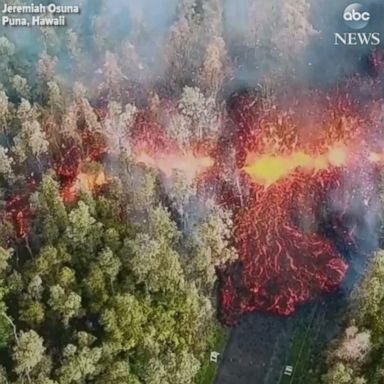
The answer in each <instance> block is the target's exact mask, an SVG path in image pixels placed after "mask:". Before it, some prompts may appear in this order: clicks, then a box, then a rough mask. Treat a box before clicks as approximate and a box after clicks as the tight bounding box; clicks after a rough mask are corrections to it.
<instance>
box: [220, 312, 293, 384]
mask: <svg viewBox="0 0 384 384" xmlns="http://www.w3.org/2000/svg"><path fill="white" fill-rule="evenodd" d="M295 322H296V316H292V317H289V318H285V317H279V316H273V315H268V314H262V313H253V314H249V315H246V316H244V318H243V319H242V320H241V321H240V322H239V324H238V325H237V326H236V327H235V328H234V329H233V330H232V332H231V337H230V340H229V342H228V345H227V349H226V352H225V354H224V357H223V360H222V362H221V365H220V369H219V373H218V376H217V378H216V381H215V384H253V383H254V384H272V383H277V382H278V379H279V376H280V372H281V367H282V365H283V364H284V363H283V362H284V361H285V358H286V352H287V351H288V348H289V345H290V339H291V337H292V335H293V332H294V325H295Z"/></svg>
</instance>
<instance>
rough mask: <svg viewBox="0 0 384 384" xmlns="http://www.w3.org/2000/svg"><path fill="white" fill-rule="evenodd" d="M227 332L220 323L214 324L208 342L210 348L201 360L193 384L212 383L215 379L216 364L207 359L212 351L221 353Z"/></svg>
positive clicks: (226, 339)
mask: <svg viewBox="0 0 384 384" xmlns="http://www.w3.org/2000/svg"><path fill="white" fill-rule="evenodd" d="M228 336H229V333H228V331H227V330H226V329H225V328H223V327H222V326H221V325H220V324H218V323H217V324H215V328H214V331H213V334H212V339H211V341H210V343H209V346H210V349H209V350H208V351H207V354H206V356H205V358H204V361H203V362H202V366H201V368H200V371H199V373H198V374H197V376H196V379H195V384H212V383H213V381H214V380H215V377H216V374H217V369H218V364H215V363H212V362H210V361H209V359H210V355H211V352H212V351H217V352H219V353H221V354H222V353H223V352H224V349H225V346H226V344H227V341H228Z"/></svg>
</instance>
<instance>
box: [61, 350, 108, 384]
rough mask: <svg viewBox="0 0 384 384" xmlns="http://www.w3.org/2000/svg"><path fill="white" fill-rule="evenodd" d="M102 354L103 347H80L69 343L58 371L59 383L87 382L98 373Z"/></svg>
mask: <svg viewBox="0 0 384 384" xmlns="http://www.w3.org/2000/svg"><path fill="white" fill-rule="evenodd" d="M101 356H102V350H101V348H97V347H94V348H90V347H88V346H85V347H81V348H79V347H77V346H75V345H73V344H68V345H67V346H66V347H65V348H64V351H63V363H62V365H61V367H60V368H59V369H58V371H57V375H58V381H59V384H72V383H83V382H86V380H87V379H89V378H90V377H92V376H93V375H94V374H96V372H97V370H98V363H99V361H100V359H101Z"/></svg>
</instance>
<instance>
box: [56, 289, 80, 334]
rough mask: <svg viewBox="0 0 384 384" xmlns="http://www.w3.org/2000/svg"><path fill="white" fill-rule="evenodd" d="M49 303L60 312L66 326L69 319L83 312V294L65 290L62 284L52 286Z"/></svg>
mask: <svg viewBox="0 0 384 384" xmlns="http://www.w3.org/2000/svg"><path fill="white" fill-rule="evenodd" d="M49 291H50V298H49V301H48V304H49V305H50V306H51V308H52V309H53V311H55V312H56V313H58V314H59V316H60V317H61V319H62V321H63V323H64V325H65V326H68V324H69V320H71V319H72V318H73V317H77V316H79V315H80V313H81V296H80V295H78V294H77V293H75V292H65V290H64V289H63V288H62V287H61V286H60V285H55V286H53V287H50V290H49Z"/></svg>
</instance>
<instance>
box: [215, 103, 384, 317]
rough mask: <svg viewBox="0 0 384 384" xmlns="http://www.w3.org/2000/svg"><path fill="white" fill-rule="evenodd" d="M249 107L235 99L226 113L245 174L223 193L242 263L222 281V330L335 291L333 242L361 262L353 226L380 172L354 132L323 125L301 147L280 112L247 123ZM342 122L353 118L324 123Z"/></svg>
mask: <svg viewBox="0 0 384 384" xmlns="http://www.w3.org/2000/svg"><path fill="white" fill-rule="evenodd" d="M251 102H252V100H247V99H246V98H245V99H241V97H240V103H239V104H237V105H235V107H234V109H233V111H232V118H233V120H235V121H236V122H237V124H238V126H239V127H240V128H239V132H238V133H237V135H238V136H241V138H242V139H241V141H238V144H237V163H238V166H239V167H240V168H241V170H242V172H241V173H240V177H239V180H238V181H237V183H232V184H231V183H222V186H221V196H222V199H221V201H222V203H223V204H225V205H226V206H228V208H230V209H232V210H233V212H234V215H235V226H234V236H233V238H234V244H235V246H236V248H237V249H238V251H239V260H238V261H237V262H235V263H233V264H230V265H227V266H226V267H225V268H224V269H222V270H221V271H220V278H221V292H220V298H221V300H220V303H221V306H220V312H221V318H222V320H223V321H224V322H225V323H227V324H233V323H235V322H236V321H237V319H238V317H239V316H240V315H241V314H242V313H244V312H250V311H255V310H262V311H269V312H274V313H278V314H281V315H289V314H291V313H292V312H294V311H295V309H296V307H297V305H299V304H301V303H305V302H307V301H308V300H310V299H313V298H315V297H317V296H319V295H320V294H321V293H324V292H331V291H333V290H335V289H336V288H337V287H338V286H339V285H340V283H341V282H342V281H343V279H344V276H345V274H346V272H347V269H348V263H347V260H346V259H345V258H344V255H342V254H341V253H340V250H339V248H337V246H336V241H335V240H337V241H339V242H341V243H342V244H343V247H345V248H346V249H349V250H354V251H356V252H360V253H362V250H361V249H359V244H358V239H357V236H358V234H359V230H360V228H359V226H361V225H364V224H361V223H359V222H358V220H359V218H358V216H359V217H360V218H364V217H365V216H366V215H367V213H368V212H369V211H370V210H372V207H374V206H375V201H374V197H375V196H377V190H376V185H375V183H374V181H373V180H375V178H376V171H377V170H376V169H375V164H378V163H381V162H382V156H381V155H380V154H379V153H376V152H372V151H370V149H369V146H368V145H367V143H366V142H365V141H364V140H362V137H360V136H359V135H360V134H361V130H360V129H359V126H360V125H359V126H358V125H357V123H356V125H353V123H351V124H345V125H344V126H343V124H342V123H337V122H336V124H328V125H326V126H325V127H324V128H323V134H322V135H320V137H319V138H317V141H315V142H307V141H305V139H300V138H299V135H298V132H299V131H300V126H297V125H296V126H295V124H294V122H293V121H292V120H290V121H286V122H284V120H283V119H282V118H281V117H280V116H277V117H276V116H275V114H279V113H280V112H279V111H278V110H276V109H274V111H272V112H271V111H267V113H266V115H263V112H264V111H256V112H254V113H250V103H251ZM332 108H333V107H332V106H331V107H330V109H332ZM345 113H352V112H351V109H347V112H343V113H342V112H340V111H337V110H334V109H332V112H330V111H328V112H327V115H333V116H336V118H337V116H339V121H340V122H341V121H343V118H344V114H345ZM349 121H350V122H351V121H352V122H353V121H356V122H357V120H353V119H352V118H351V119H350V120H349ZM271 133H272V134H271ZM357 174H358V175H359V177H356V176H355V175H357ZM216 182H217V181H216ZM235 184H236V186H234V185H235ZM239 186H240V187H239ZM363 202H364V203H363ZM352 207H353V208H352ZM351 210H356V212H353V211H351ZM357 212H358V213H357ZM330 233H332V236H330Z"/></svg>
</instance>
